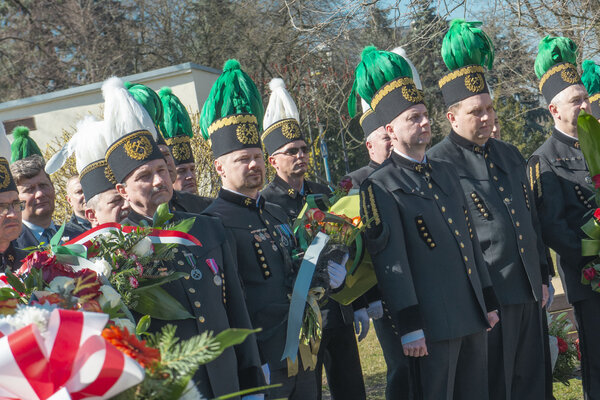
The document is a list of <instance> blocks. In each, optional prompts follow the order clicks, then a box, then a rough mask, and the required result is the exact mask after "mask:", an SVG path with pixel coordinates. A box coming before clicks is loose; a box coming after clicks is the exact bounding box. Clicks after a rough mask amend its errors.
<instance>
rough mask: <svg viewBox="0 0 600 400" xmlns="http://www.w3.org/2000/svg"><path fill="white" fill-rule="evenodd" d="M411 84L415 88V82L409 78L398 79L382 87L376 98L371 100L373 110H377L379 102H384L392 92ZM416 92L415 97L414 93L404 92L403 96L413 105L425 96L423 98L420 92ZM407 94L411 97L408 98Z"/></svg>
mask: <svg viewBox="0 0 600 400" xmlns="http://www.w3.org/2000/svg"><path fill="white" fill-rule="evenodd" d="M410 84H412V85H413V86H415V82H414V81H413V80H412V79H411V78H409V77H403V78H397V79H394V80H393V81H390V82H388V83H386V84H385V85H383V86H382V87H381V89H379V90H378V91H377V93H375V96H373V99H372V100H371V109H372V110H375V109H376V108H377V105H378V104H379V102H380V101H381V100H383V98H384V97H385V96H387V95H388V94H390V93H391V92H392V91H394V90H396V89H398V88H401V87H403V86H406V85H410ZM416 92H417V94H416V95H415V94H414V93H405V91H402V95H403V96H404V98H406V100H408V101H410V102H411V103H416V102H418V101H421V100H423V96H421V93H419V91H418V90H416ZM407 94H410V96H408V97H407Z"/></svg>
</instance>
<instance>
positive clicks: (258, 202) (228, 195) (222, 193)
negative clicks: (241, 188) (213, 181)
mask: <svg viewBox="0 0 600 400" xmlns="http://www.w3.org/2000/svg"><path fill="white" fill-rule="evenodd" d="M219 198H220V199H223V200H226V201H229V202H231V203H234V204H237V205H240V206H242V207H246V208H252V209H255V210H257V209H259V208H264V206H265V199H264V197H262V196H260V195H259V196H258V199H253V198H252V197H248V196H244V195H243V194H239V193H235V192H232V191H231V190H227V189H224V188H221V190H219Z"/></svg>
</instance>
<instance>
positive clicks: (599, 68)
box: [581, 60, 600, 121]
mask: <svg viewBox="0 0 600 400" xmlns="http://www.w3.org/2000/svg"><path fill="white" fill-rule="evenodd" d="M582 68H583V73H582V74H581V82H582V83H583V86H585V89H586V90H587V92H588V94H589V96H590V112H591V113H592V115H593V116H594V117H596V118H597V119H598V120H599V121H600V65H598V64H596V63H595V62H593V61H592V60H585V61H584V62H583V64H582Z"/></svg>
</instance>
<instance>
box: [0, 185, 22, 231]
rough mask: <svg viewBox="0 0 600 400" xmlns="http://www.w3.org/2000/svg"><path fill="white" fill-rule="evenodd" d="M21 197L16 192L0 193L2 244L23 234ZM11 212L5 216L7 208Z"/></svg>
mask: <svg viewBox="0 0 600 400" xmlns="http://www.w3.org/2000/svg"><path fill="white" fill-rule="evenodd" d="M18 202H19V195H18V194H17V192H15V191H14V190H12V191H10V192H2V193H0V204H1V205H2V206H1V207H0V242H10V241H12V240H15V239H16V238H18V237H19V235H20V234H21V206H20V205H17V203H18ZM7 205H12V207H10V206H8V208H9V210H8V211H7V212H6V214H4V209H5V206H7Z"/></svg>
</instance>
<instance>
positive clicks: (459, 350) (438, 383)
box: [409, 331, 488, 400]
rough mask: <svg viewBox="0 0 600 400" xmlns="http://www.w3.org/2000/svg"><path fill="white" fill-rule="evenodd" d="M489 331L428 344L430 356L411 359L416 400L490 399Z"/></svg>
mask: <svg viewBox="0 0 600 400" xmlns="http://www.w3.org/2000/svg"><path fill="white" fill-rule="evenodd" d="M486 347H487V332H486V331H482V332H477V333H473V334H471V335H467V336H462V337H459V338H456V339H450V340H441V341H439V342H427V352H428V353H429V355H428V356H425V357H411V358H409V363H410V365H411V376H412V380H413V384H414V388H415V399H417V400H487V399H488V373H487V367H488V358H487V352H486V351H485V349H486Z"/></svg>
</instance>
